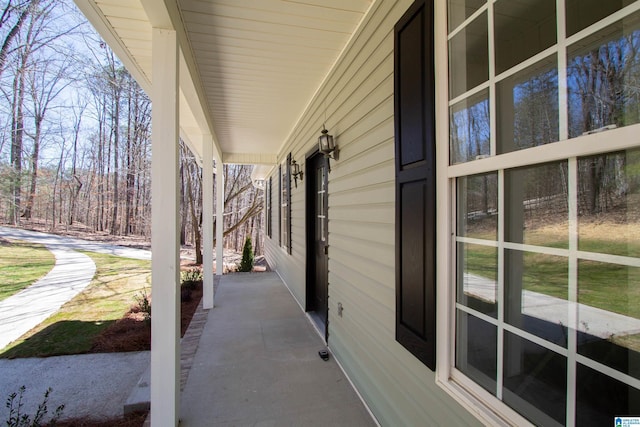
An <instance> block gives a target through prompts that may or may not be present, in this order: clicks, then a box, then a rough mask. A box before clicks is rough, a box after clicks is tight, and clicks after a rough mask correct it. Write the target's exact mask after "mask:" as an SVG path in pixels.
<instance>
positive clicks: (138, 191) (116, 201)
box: [0, 0, 263, 255]
mask: <svg viewBox="0 0 640 427" xmlns="http://www.w3.org/2000/svg"><path fill="white" fill-rule="evenodd" d="M0 8H1V10H0V14H1V15H0V98H1V99H2V102H0V221H2V222H4V223H8V224H12V225H21V223H29V222H32V221H39V222H45V223H46V224H47V227H48V229H50V230H56V229H60V228H61V227H69V226H76V227H86V228H87V229H88V230H90V231H95V232H102V233H108V234H111V235H138V236H145V237H147V238H148V237H150V232H151V230H150V228H151V169H150V166H151V140H150V136H151V101H150V99H149V97H148V96H147V94H145V93H144V91H143V90H142V89H141V88H140V87H139V86H138V84H137V83H136V81H135V80H134V79H133V77H132V76H131V75H130V74H129V73H128V72H127V70H126V69H125V68H124V67H123V65H122V64H121V63H120V61H119V60H118V59H117V58H116V57H115V55H114V53H113V52H112V51H111V50H110V49H109V47H108V46H107V45H106V43H104V42H103V41H102V40H101V39H100V37H99V36H98V35H97V34H96V33H95V31H94V30H93V28H92V27H91V26H90V24H88V23H87V22H86V19H85V18H84V16H83V15H82V14H81V13H80V12H79V11H78V10H77V9H76V8H75V5H74V4H73V2H72V1H71V0H17V1H16V0H9V1H6V0H5V1H4V2H0ZM180 145H181V146H180V155H181V160H180V180H181V183H182V197H181V206H180V209H181V216H182V224H181V240H182V243H183V244H193V245H195V246H196V247H197V249H198V250H197V254H198V255H200V253H201V250H200V249H201V248H200V245H201V230H202V169H201V168H200V166H199V165H198V163H197V162H196V159H195V158H194V156H193V155H192V153H191V152H190V151H189V150H188V149H187V148H186V146H185V144H183V143H182V141H181V142H180ZM250 173H251V166H246V165H224V168H223V174H224V181H225V214H224V221H223V223H224V225H223V226H224V235H225V247H226V248H230V249H233V250H236V251H241V250H242V246H243V243H244V240H245V237H247V236H251V237H252V239H253V242H254V248H255V252H256V254H258V255H259V254H261V253H262V248H263V245H262V238H261V233H262V223H263V218H262V206H263V191H262V190H260V189H257V188H255V187H254V186H253V185H252V183H251V178H250ZM214 189H215V184H214V188H212V189H210V191H212V192H213V191H214ZM214 200H215V198H214ZM214 221H215V220H214ZM217 222H218V221H215V222H214V224H215V225H214V227H215V226H217Z"/></svg>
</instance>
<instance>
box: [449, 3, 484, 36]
mask: <svg viewBox="0 0 640 427" xmlns="http://www.w3.org/2000/svg"><path fill="white" fill-rule="evenodd" d="M485 3H486V0H449V7H448V11H449V32H451V31H453V30H454V29H456V27H457V26H458V25H460V24H462V23H463V22H464V21H465V20H466V19H467V18H468V17H470V16H471V15H473V13H474V12H475V11H477V10H478V9H480V8H481V7H482V5H484V4H485Z"/></svg>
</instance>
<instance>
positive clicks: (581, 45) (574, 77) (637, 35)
mask: <svg viewBox="0 0 640 427" xmlns="http://www.w3.org/2000/svg"><path fill="white" fill-rule="evenodd" d="M603 3H605V2H603ZM639 21H640V14H638V13H636V14H633V15H630V16H629V17H627V18H625V19H622V20H620V21H618V22H616V23H614V24H613V25H611V26H609V27H607V28H605V29H604V30H602V31H600V32H598V33H596V34H594V35H592V36H589V37H587V38H586V39H584V40H581V41H579V42H577V43H575V44H574V45H572V46H571V47H569V49H568V62H567V87H568V96H569V136H570V137H576V136H580V135H582V134H584V133H586V132H590V131H595V130H598V129H603V128H605V127H608V128H613V127H621V126H627V125H630V124H634V123H640V91H639V90H638V87H639V86H640V23H639Z"/></svg>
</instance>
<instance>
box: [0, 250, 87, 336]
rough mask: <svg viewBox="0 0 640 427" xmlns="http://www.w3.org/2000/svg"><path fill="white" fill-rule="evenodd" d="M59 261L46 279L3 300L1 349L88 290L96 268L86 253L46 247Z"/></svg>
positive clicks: (0, 303)
mask: <svg viewBox="0 0 640 427" xmlns="http://www.w3.org/2000/svg"><path fill="white" fill-rule="evenodd" d="M45 246H46V248H47V249H49V250H50V251H51V252H52V253H53V255H54V256H55V258H56V263H55V265H54V266H53V268H52V269H51V271H50V272H49V273H47V275H46V276H44V277H43V278H42V279H40V280H38V281H37V282H35V283H34V284H33V285H31V286H29V287H28V288H26V289H23V290H22V291H20V292H18V293H17V294H15V295H12V296H10V297H9V298H7V299H5V300H4V301H0V349H1V348H4V347H6V346H7V344H9V343H10V342H12V341H15V340H16V339H18V338H20V337H21V336H22V335H23V334H24V333H26V332H28V331H29V330H31V329H32V328H33V327H35V326H38V325H39V324H40V323H41V322H42V321H44V320H45V319H46V318H47V317H49V316H51V315H52V314H53V313H55V312H56V311H58V310H59V309H60V307H62V305H63V304H64V303H66V302H67V301H69V300H70V299H72V298H73V297H75V296H76V295H77V294H78V293H79V292H80V291H82V290H83V289H84V288H86V287H87V286H88V285H89V283H91V280H92V279H93V276H94V274H95V273H96V265H95V264H94V262H93V260H92V259H91V258H89V257H88V256H87V255H85V254H81V253H79V252H76V251H74V250H71V249H60V248H57V247H53V246H49V245H45Z"/></svg>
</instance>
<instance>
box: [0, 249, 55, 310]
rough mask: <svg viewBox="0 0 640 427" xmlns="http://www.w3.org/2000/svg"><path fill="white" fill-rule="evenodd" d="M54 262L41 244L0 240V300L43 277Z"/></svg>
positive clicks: (50, 254) (52, 257)
mask: <svg viewBox="0 0 640 427" xmlns="http://www.w3.org/2000/svg"><path fill="white" fill-rule="evenodd" d="M55 262H56V260H55V257H54V256H53V254H52V253H51V252H49V250H48V249H47V248H45V247H44V246H43V245H40V244H37V243H27V242H22V241H6V240H0V278H1V279H0V301H2V300H4V299H6V298H8V297H10V296H11V295H13V294H16V293H18V292H20V291H21V290H23V289H24V288H26V287H28V286H30V285H32V284H33V283H34V282H36V281H37V280H38V279H40V278H42V277H44V276H45V275H46V274H47V273H48V272H49V271H51V269H52V268H53V266H54V265H55Z"/></svg>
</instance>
